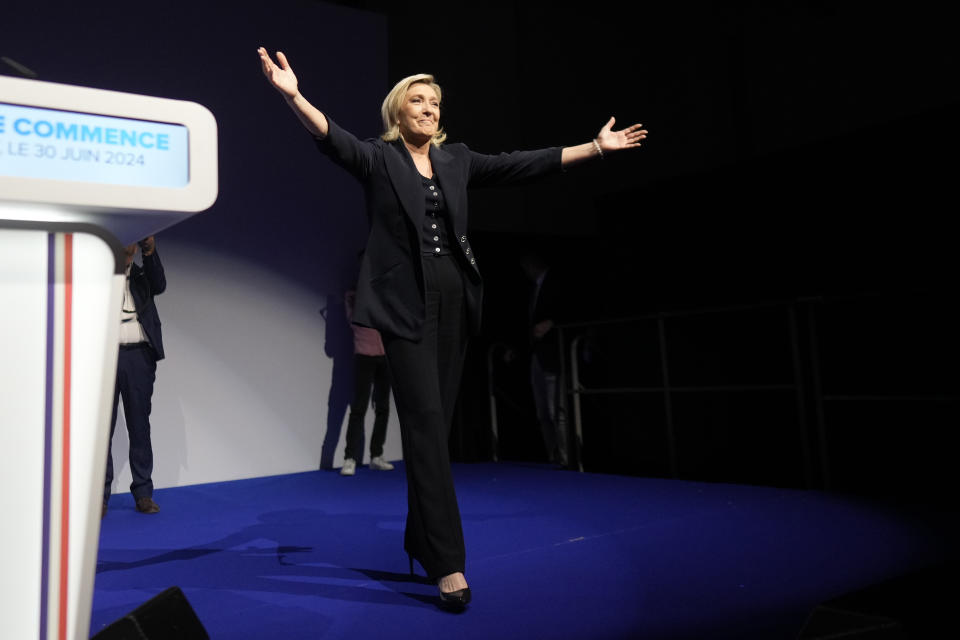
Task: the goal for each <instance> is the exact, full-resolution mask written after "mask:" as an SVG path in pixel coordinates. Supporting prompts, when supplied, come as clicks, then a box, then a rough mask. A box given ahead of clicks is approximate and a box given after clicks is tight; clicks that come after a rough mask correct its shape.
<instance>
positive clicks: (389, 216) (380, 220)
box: [258, 47, 646, 609]
mask: <svg viewBox="0 0 960 640" xmlns="http://www.w3.org/2000/svg"><path fill="white" fill-rule="evenodd" d="M258 53H259V56H260V62H261V66H262V70H263V73H264V75H265V76H266V77H267V80H268V81H269V82H270V84H271V85H272V86H273V87H274V88H275V89H277V90H278V91H279V92H280V94H281V95H282V96H283V97H284V99H285V100H286V102H287V104H288V106H289V107H290V108H291V109H292V110H293V112H294V114H295V115H296V116H297V118H298V119H299V120H300V122H301V123H302V124H303V125H304V127H306V129H307V130H308V131H309V132H310V133H311V134H312V135H313V136H314V138H315V139H316V142H317V146H318V147H319V149H320V150H321V151H322V152H323V153H324V154H326V155H328V156H329V157H330V158H331V159H332V160H333V161H334V162H336V163H337V164H339V165H340V166H342V167H343V168H344V169H346V170H347V171H348V172H350V173H351V174H353V175H354V177H356V178H357V179H358V180H359V181H360V182H361V183H362V184H363V186H364V192H365V196H366V203H367V215H368V217H369V221H370V234H369V238H368V240H367V245H366V252H365V253H364V256H363V260H362V262H361V266H360V274H359V281H358V283H357V298H356V308H355V309H354V314H353V322H354V323H356V324H360V325H363V326H369V327H372V328H374V329H377V330H378V331H379V332H380V334H381V337H382V338H383V342H384V349H385V351H386V354H387V363H388V366H389V367H390V373H391V379H392V380H393V384H394V387H393V393H394V401H395V403H396V407H397V417H398V419H399V422H400V433H401V441H402V446H403V459H404V463H405V468H406V473H407V504H408V512H407V524H406V530H405V533H404V548H405V549H406V551H407V553H408V554H409V555H410V564H411V570H412V567H413V559H414V558H416V559H417V560H418V561H419V562H420V565H421V566H422V567H423V568H424V570H425V571H426V572H427V575H428V576H429V577H430V578H431V579H433V580H435V581H436V583H437V587H438V589H439V591H440V602H441V604H442V605H443V606H447V607H451V608H458V609H459V608H462V607H464V606H465V605H466V604H467V603H468V602H469V600H470V597H471V593H470V589H469V587H468V586H467V581H466V578H465V577H464V575H463V571H464V566H465V562H466V554H465V551H464V543H463V531H462V528H461V522H460V511H459V507H458V505H457V499H456V495H455V492H454V486H453V476H452V473H451V469H450V454H449V449H448V438H449V434H450V428H451V425H452V422H453V409H454V404H455V402H456V399H457V393H458V390H459V385H460V376H461V371H462V367H463V360H464V355H465V353H466V346H467V341H468V339H469V337H470V336H471V335H475V334H476V333H477V332H478V330H479V326H480V308H481V296H482V285H481V279H480V272H479V270H478V267H477V260H476V256H475V255H474V252H473V249H472V248H471V246H470V242H469V240H468V237H467V188H468V187H482V186H496V185H504V184H517V183H520V182H524V181H529V180H533V179H536V178H539V177H542V176H546V175H549V174H552V173H556V172H559V171H560V170H561V168H562V167H566V166H569V165H573V164H575V163H578V162H582V161H585V160H587V159H589V158H592V157H600V156H602V155H603V154H605V153H610V152H613V151H616V150H619V149H629V148H634V147H638V146H640V142H641V140H642V139H643V138H644V137H645V136H646V131H645V130H643V129H642V128H641V126H640V125H632V126H630V127H627V128H626V129H622V130H620V131H613V130H612V126H613V124H614V119H613V118H611V119H610V121H609V122H607V124H606V125H604V126H603V128H602V129H601V130H600V133H599V134H598V135H597V137H596V138H595V139H594V140H592V141H591V142H587V143H585V144H581V145H578V146H575V147H564V148H560V147H554V148H549V149H541V150H536V151H514V152H512V153H504V154H500V155H484V154H480V153H476V152H474V151H471V150H470V149H469V148H468V147H467V146H466V145H463V144H459V143H458V144H447V145H444V144H443V142H444V140H445V139H446V133H445V132H444V131H443V130H442V129H441V128H440V126H439V120H440V99H441V90H440V87H439V86H438V85H437V84H436V82H434V79H433V76H431V75H428V74H419V75H413V76H408V77H407V78H404V79H403V80H401V81H400V82H398V83H397V84H396V85H395V86H394V87H393V89H392V90H391V91H390V92H389V93H388V94H387V97H386V98H385V99H384V101H383V105H382V106H381V116H382V118H383V124H384V133H383V134H382V135H381V136H380V137H379V138H376V139H371V140H364V141H361V140H358V139H357V138H356V137H354V136H353V135H352V134H350V133H349V132H347V131H345V130H344V129H342V128H341V127H340V126H338V125H337V124H336V123H335V122H334V121H333V120H332V119H331V118H330V117H329V116H328V115H327V114H326V113H325V112H321V111H320V110H319V109H317V108H316V107H315V106H313V105H312V104H311V103H310V102H309V101H308V100H307V99H306V98H305V97H304V96H303V94H301V93H300V91H299V88H298V82H297V77H296V75H295V74H294V72H293V69H292V68H291V66H290V64H289V62H288V61H287V58H286V56H285V55H284V54H283V53H281V52H279V51H278V52H277V61H278V62H279V65H278V64H276V63H274V61H273V59H272V58H271V57H270V55H269V54H268V53H267V51H266V50H265V49H264V48H263V47H261V48H260V49H258Z"/></svg>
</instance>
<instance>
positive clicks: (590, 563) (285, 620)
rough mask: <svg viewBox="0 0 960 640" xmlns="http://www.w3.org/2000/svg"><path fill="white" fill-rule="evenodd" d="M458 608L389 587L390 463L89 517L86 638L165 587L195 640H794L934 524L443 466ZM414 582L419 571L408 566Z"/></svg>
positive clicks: (403, 567) (734, 494)
mask: <svg viewBox="0 0 960 640" xmlns="http://www.w3.org/2000/svg"><path fill="white" fill-rule="evenodd" d="M454 473H455V477H456V482H457V494H458V496H459V500H460V505H461V509H462V515H463V526H464V534H465V536H466V543H467V571H466V576H467V579H468V581H469V583H470V586H471V587H472V590H473V592H474V601H473V603H472V604H471V605H470V607H469V608H468V609H467V611H466V612H464V613H462V614H451V613H446V612H444V611H442V610H440V609H438V608H437V606H436V604H435V602H436V597H435V594H436V589H435V587H433V586H432V585H429V584H424V583H423V582H422V581H421V580H419V579H411V578H410V577H409V576H408V570H407V558H406V556H405V555H404V552H403V524H404V518H405V514H406V484H405V479H404V471H403V465H402V463H401V464H398V465H397V469H396V470H395V471H390V472H380V471H371V470H369V469H368V468H367V467H362V468H361V469H359V470H358V472H357V475H356V476H354V477H341V476H340V475H339V474H338V473H336V472H329V471H316V472H311V473H299V474H293V475H287V476H276V477H269V478H257V479H250V480H240V481H236V482H225V483H214V484H206V485H196V486H190V487H181V488H175V489H164V490H160V491H157V492H156V494H155V496H154V498H155V499H156V501H157V502H158V503H159V504H160V507H161V512H160V513H159V514H157V515H149V516H148V515H142V514H139V513H136V512H135V511H134V508H133V500H132V498H131V497H130V496H129V494H124V495H116V496H114V497H113V498H112V499H111V500H110V510H109V512H108V514H107V516H106V518H105V519H104V520H103V523H102V530H101V536H100V550H99V557H98V561H97V576H96V585H95V592H94V598H93V617H92V621H91V630H90V632H91V635H93V634H95V633H97V632H98V631H100V630H101V629H103V628H104V627H105V626H107V625H109V624H110V623H112V622H113V621H115V620H116V619H118V618H120V617H122V616H124V615H126V614H127V613H129V612H130V611H132V610H133V609H135V608H136V607H137V606H139V605H141V604H143V603H145V602H146V601H148V600H150V599H151V598H153V597H154V596H156V595H157V594H159V593H160V592H161V591H163V590H164V589H166V588H167V587H170V586H178V587H180V588H181V589H182V590H183V593H184V594H185V595H186V597H187V600H188V601H189V602H190V604H191V605H192V606H193V608H194V610H195V611H196V613H197V615H198V617H199V618H200V621H201V622H202V624H203V626H204V627H205V628H206V630H207V632H208V633H209V634H210V636H211V638H214V639H215V640H219V639H231V640H241V639H245V638H251V639H257V640H260V639H266V638H287V639H295V638H343V639H348V638H349V639H350V640H355V639H356V638H384V639H386V638H390V639H395V638H421V639H422V638H443V639H450V640H453V639H459V638H483V639H485V640H487V639H495V640H506V639H509V638H590V639H593V638H651V639H658V638H673V639H677V638H711V639H712V638H764V639H775V638H791V639H792V638H795V637H796V636H797V634H798V632H799V631H800V630H801V628H803V627H804V624H805V620H806V619H807V617H808V614H810V612H811V611H812V610H813V609H814V608H815V607H816V606H817V605H818V604H819V603H822V602H824V601H826V600H828V599H830V598H834V597H836V596H840V595H841V594H844V593H847V592H850V591H854V590H857V589H860V588H862V587H866V586H869V585H873V584H877V583H880V582H883V581H885V580H888V579H890V578H893V577H896V576H898V575H901V574H905V573H907V572H910V571H913V570H916V569H922V568H924V567H929V566H933V565H937V564H938V563H941V562H943V561H944V560H945V558H946V557H947V556H948V554H949V549H948V547H947V543H948V540H949V538H950V536H951V535H952V533H951V532H947V531H946V527H947V524H941V523H938V522H937V521H936V518H935V517H934V518H931V517H928V516H927V515H924V514H921V513H910V512H907V511H904V510H903V509H895V508H893V507H889V506H883V505H882V504H878V503H875V502H869V501H866V500H862V499H856V498H852V497H843V496H839V495H834V494H827V493H821V492H811V491H797V490H788V489H776V488H769V487H754V486H740V485H729V484H712V483H696V482H684V481H675V480H663V479H649V478H636V477H623V476H613V475H599V474H581V473H575V472H569V471H555V470H552V469H549V468H547V467H544V466H540V465H525V464H518V463H499V464H496V463H484V464H457V465H455V466H454ZM417 572H418V574H419V575H421V576H422V575H423V571H422V569H421V568H420V567H419V566H418V567H417Z"/></svg>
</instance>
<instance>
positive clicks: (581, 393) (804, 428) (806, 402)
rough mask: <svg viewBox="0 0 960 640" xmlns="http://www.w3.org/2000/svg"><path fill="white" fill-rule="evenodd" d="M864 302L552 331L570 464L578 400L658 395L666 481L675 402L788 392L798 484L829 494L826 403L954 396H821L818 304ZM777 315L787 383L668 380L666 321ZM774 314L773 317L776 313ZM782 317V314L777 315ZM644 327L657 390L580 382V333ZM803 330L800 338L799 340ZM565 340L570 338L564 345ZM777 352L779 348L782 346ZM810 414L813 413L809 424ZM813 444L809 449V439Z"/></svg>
mask: <svg viewBox="0 0 960 640" xmlns="http://www.w3.org/2000/svg"><path fill="white" fill-rule="evenodd" d="M865 297H867V296H847V297H839V296H837V297H833V298H826V297H813V298H796V299H790V300H781V301H772V302H762V303H756V304H742V305H729V306H718V307H710V308H700V309H689V310H677V311H664V312H656V313H649V314H642V315H637V316H631V317H627V318H616V319H604V320H594V321H589V322H572V323H564V324H558V325H556V328H557V332H556V333H557V348H558V352H559V354H560V356H561V357H560V371H559V374H558V375H559V380H558V385H560V388H561V389H564V390H565V393H560V394H558V399H557V402H558V406H557V411H558V412H564V413H566V411H567V401H568V400H567V397H568V396H569V398H570V402H571V403H572V421H570V422H572V425H573V434H572V435H573V438H572V439H568V440H572V443H573V449H574V450H573V451H571V452H570V453H571V454H572V455H571V459H572V460H576V465H577V468H578V469H579V470H580V471H583V470H584V467H583V457H584V456H583V442H584V438H583V434H584V425H583V399H584V398H585V397H587V396H599V395H630V394H660V395H661V396H662V402H663V411H664V421H665V425H664V428H665V431H666V441H667V459H668V468H669V473H670V476H671V477H674V478H676V477H679V462H678V458H679V456H680V452H678V448H677V438H676V428H675V415H674V396H675V395H676V394H682V393H695V392H704V391H717V392H768V391H769V392H779V393H783V392H784V391H792V392H793V396H794V403H795V408H796V431H797V433H796V442H797V443H798V445H799V448H800V457H801V460H802V465H803V479H804V484H805V485H806V486H807V487H808V488H813V487H820V488H825V489H829V488H831V485H832V479H831V474H830V457H829V454H830V452H829V450H828V445H827V443H828V438H827V429H826V417H825V413H826V411H825V406H826V405H827V404H828V403H830V402H852V401H869V400H899V401H903V400H911V401H940V402H942V401H945V400H946V401H950V402H953V401H955V398H953V397H952V396H943V395H924V394H912V395H910V394H907V395H903V394H901V395H891V394H886V395H875V394H825V393H824V391H823V382H822V370H821V369H822V363H821V350H820V345H819V343H818V341H819V336H818V321H817V318H816V310H817V308H818V307H819V306H822V305H824V304H827V303H829V302H835V301H841V300H845V301H849V300H858V299H862V298H865ZM759 310H775V311H776V310H779V311H780V312H782V313H783V314H784V315H785V318H786V327H787V330H786V335H785V336H781V339H783V340H786V341H787V342H788V346H789V354H790V355H789V358H790V368H791V370H792V380H789V381H788V382H785V383H782V384H721V385H678V384H675V383H674V382H673V381H672V376H671V374H672V372H673V367H672V366H671V365H672V362H671V358H670V344H669V341H668V337H667V328H666V324H667V322H668V321H670V320H672V319H677V318H681V317H691V316H708V315H711V314H731V313H737V312H748V311H759ZM776 315H777V316H779V313H778V314H776ZM779 317H781V318H783V317H784V316H779ZM642 322H656V325H657V349H658V355H659V369H660V378H661V384H659V385H652V386H609V387H589V386H587V385H586V384H585V383H584V381H583V379H582V377H581V362H580V347H581V344H582V340H583V338H584V334H583V332H584V331H585V330H586V329H596V328H598V327H604V326H613V325H631V324H637V323H642ZM801 324H802V325H803V327H804V328H805V330H806V336H801V329H800V327H801ZM568 338H569V340H568ZM500 346H502V345H499V344H494V345H491V348H490V349H489V350H488V358H487V366H488V384H489V385H490V386H489V389H490V412H491V414H490V415H491V433H492V439H493V451H494V460H496V459H498V456H499V454H498V425H497V417H496V416H497V404H496V398H495V397H494V396H495V394H494V388H495V387H494V382H495V381H494V375H493V362H494V359H493V352H494V349H495V348H498V347H500ZM780 346H781V347H782V346H783V345H782V343H781V345H780ZM810 413H812V414H813V416H812V419H811V417H810V415H809V414H810ZM812 439H815V440H816V443H815V444H812V443H811V440H812Z"/></svg>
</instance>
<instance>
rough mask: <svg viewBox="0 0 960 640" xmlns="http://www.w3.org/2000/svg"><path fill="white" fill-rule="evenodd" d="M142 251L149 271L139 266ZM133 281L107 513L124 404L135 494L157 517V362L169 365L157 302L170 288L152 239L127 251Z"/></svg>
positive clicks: (120, 362)
mask: <svg viewBox="0 0 960 640" xmlns="http://www.w3.org/2000/svg"><path fill="white" fill-rule="evenodd" d="M138 249H140V251H141V253H142V255H143V266H142V267H141V266H140V265H138V264H137V263H135V262H134V261H133V259H134V257H135V256H136V254H137V250H138ZM126 259H127V277H126V281H125V283H124V291H123V303H122V305H121V312H120V314H121V315H120V353H119V354H118V356H117V382H116V386H115V388H114V396H113V416H112V417H111V418H110V443H108V445H107V474H106V479H105V482H104V486H103V509H102V511H101V517H103V516H104V515H106V513H107V501H108V500H109V499H110V485H111V484H112V483H113V452H112V451H111V449H112V443H113V432H114V429H115V428H116V425H117V408H118V405H119V402H120V399H121V398H122V399H123V415H124V417H125V418H126V422H127V435H128V436H129V438H130V473H131V475H132V476H133V481H132V482H131V483H130V493H132V494H133V498H134V502H135V504H136V509H137V511H138V512H140V513H157V512H158V511H160V507H159V506H157V503H156V502H154V501H153V480H152V475H153V445H152V444H151V442H150V409H151V401H152V398H153V383H154V380H155V379H156V373H157V361H158V360H162V359H163V336H162V335H161V332H160V316H159V315H158V314H157V306H156V304H155V303H154V300H153V298H154V296H158V295H160V294H161V293H163V292H164V291H165V290H166V288H167V279H166V276H165V275H164V272H163V264H162V263H161V262H160V255H159V254H158V253H157V246H156V240H155V239H154V237H153V236H149V237H148V238H145V239H143V240H141V241H140V242H139V243H134V244H131V245H129V246H127V247H126Z"/></svg>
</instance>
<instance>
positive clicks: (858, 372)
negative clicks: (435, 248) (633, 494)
mask: <svg viewBox="0 0 960 640" xmlns="http://www.w3.org/2000/svg"><path fill="white" fill-rule="evenodd" d="M343 4H349V5H351V6H354V7H358V8H361V9H366V10H369V11H376V12H380V13H383V14H384V15H386V16H387V20H388V32H389V45H388V52H389V63H388V68H389V77H390V79H391V82H393V81H396V80H397V79H399V78H401V77H403V76H406V75H409V74H411V73H418V72H429V73H433V74H434V75H435V76H436V78H437V80H438V82H439V83H440V84H441V86H442V87H443V88H444V96H443V98H444V112H443V121H444V124H445V127H446V130H447V131H448V133H449V135H450V139H451V140H457V141H464V142H466V143H467V144H469V145H470V146H471V147H472V148H474V149H476V150H479V151H485V152H496V151H501V150H509V149H514V148H529V147H539V146H547V145H568V144H578V143H581V142H585V141H588V140H589V139H590V138H592V137H593V136H594V135H595V134H596V132H597V130H599V128H600V126H601V125H603V123H604V122H605V121H606V119H607V118H608V117H609V116H611V115H614V116H616V117H617V121H618V125H621V126H622V125H627V124H630V123H633V122H642V123H643V124H644V125H645V126H646V127H647V128H648V129H649V131H650V136H649V139H648V141H647V142H646V143H645V144H644V147H643V148H642V149H641V150H639V151H633V152H629V153H622V154H620V155H617V156H613V157H610V158H608V159H605V160H603V161H599V162H593V163H592V164H589V165H587V166H582V167H577V168H575V169H573V170H571V171H569V172H567V173H566V174H565V175H563V176H560V177H558V178H556V179H553V180H550V181H547V182H546V183H541V184H538V185H535V186H532V187H528V188H523V189H503V190H496V191H489V192H476V193H474V194H473V195H472V201H471V216H472V218H471V225H472V233H473V244H474V246H475V249H476V253H477V256H478V261H479V262H480V264H481V268H482V271H483V273H484V275H485V279H486V284H487V293H486V295H487V298H486V301H485V302H486V305H485V331H484V335H483V336H482V337H481V338H480V339H478V340H477V341H476V342H475V343H474V345H473V346H472V349H471V352H470V357H469V361H468V366H467V373H466V380H465V384H464V388H463V393H462V394H461V402H460V411H459V414H458V422H457V424H456V425H455V430H454V437H453V441H452V443H451V446H452V451H453V453H454V455H455V456H457V457H458V458H459V459H462V460H480V459H487V458H488V457H489V456H490V455H491V453H492V445H491V440H490V436H489V426H488V425H489V412H490V408H489V385H488V379H487V361H486V357H487V353H488V350H489V349H490V348H491V347H493V349H494V351H493V354H494V358H493V362H494V366H493V373H494V385H495V388H496V391H495V397H496V399H497V407H498V427H499V435H500V440H499V454H500V456H501V458H504V459H516V460H545V453H544V452H543V447H542V444H541V442H540V439H539V435H538V430H537V427H536V421H535V419H534V417H533V409H532V403H531V402H530V399H529V390H528V388H527V386H526V385H527V382H526V375H527V374H526V362H525V361H524V360H523V359H520V360H518V361H516V362H514V363H512V364H506V363H504V362H502V361H501V360H500V359H499V357H497V356H498V355H499V354H500V353H501V352H502V347H500V346H498V345H501V344H506V345H511V346H518V345H519V346H522V345H523V344H524V333H523V332H524V330H525V328H524V324H523V323H524V320H525V315H524V314H525V309H526V307H525V297H524V296H525V295H526V290H525V283H524V282H523V279H522V275H521V272H520V270H519V268H518V266H517V259H518V256H519V255H520V253H521V252H522V251H523V250H525V249H526V248H529V247H536V248H538V249H539V250H541V251H544V252H546V253H548V255H550V256H551V257H552V260H553V263H554V266H555V268H557V269H562V270H563V272H564V273H565V276H566V278H567V279H568V282H569V292H570V309H569V311H568V313H569V316H568V318H567V321H568V322H590V321H599V320H610V319H614V318H632V317H640V318H644V319H642V320H638V321H636V322H632V323H622V324H614V325H609V324H608V325H595V326H591V327H589V328H588V327H585V326H583V325H580V326H577V327H571V328H570V329H569V331H568V332H567V337H568V340H569V339H570V338H572V337H574V336H576V335H581V334H583V335H584V338H583V340H585V342H584V343H583V344H585V345H587V346H586V349H587V351H586V353H583V352H582V353H581V356H585V359H584V360H583V361H582V362H581V369H582V371H581V374H582V380H581V382H582V383H583V384H584V385H586V386H587V387H591V388H605V387H634V388H637V387H639V388H647V389H653V390H652V391H647V392H646V393H634V394H629V393H624V394H603V395H591V396H584V398H583V400H584V402H583V406H582V421H583V452H582V461H583V463H584V467H585V468H586V469H587V470H588V471H599V472H616V473H627V474H637V475H650V476H671V475H674V474H676V475H677V476H679V477H682V478H688V479H699V480H710V481H730V482H746V483H757V484H772V485H777V486H791V487H811V488H824V487H829V488H831V489H834V490H839V491H852V492H857V493H862V494H870V495H877V496H883V497H893V498H902V499H905V500H908V501H914V500H920V501H923V500H927V499H932V500H939V499H942V498H943V497H944V496H949V486H950V484H951V483H950V480H951V474H950V473H949V469H950V468H951V467H952V466H953V465H952V463H953V456H952V449H951V447H950V446H949V442H950V440H951V436H952V435H953V432H954V430H955V429H956V427H957V426H958V424H960V423H958V420H957V417H958V416H957V411H956V409H957V397H956V391H957V388H956V375H955V373H954V363H955V359H956V355H957V349H956V346H957V343H956V337H955V327H956V326H957V315H956V312H955V311H954V307H955V305H954V303H953V297H954V289H955V287H954V277H955V276H954V273H955V272H956V268H955V257H954V256H955V249H954V239H953V237H952V234H951V232H950V231H948V229H950V228H951V226H952V225H951V224H950V222H949V221H950V220H951V219H952V218H953V217H954V216H955V215H956V214H955V212H954V211H955V209H956V204H955V201H956V198H955V197H954V175H955V173H956V168H957V162H956V152H955V149H957V148H958V147H957V143H958V142H960V135H958V127H957V124H956V123H957V118H958V116H960V84H958V83H957V82H956V78H957V71H958V56H960V53H958V46H957V43H956V38H955V37H954V34H953V28H952V27H951V26H950V25H951V24H952V23H951V21H950V20H948V19H947V16H946V15H945V14H942V13H941V12H940V11H941V10H938V9H932V8H929V7H924V6H922V4H921V5H918V4H906V3H904V4H899V5H896V6H891V5H885V4H884V3H831V2H815V1H806V2H803V1H781V2H764V3H759V2H758V3H749V2H732V3H729V2H724V3H720V2H692V3H690V2H687V3H650V2H643V3H631V4H626V5H623V4H621V3H613V2H606V1H604V0H601V1H598V2H591V3H589V4H588V5H583V4H578V5H575V6H571V7H563V6H558V5H557V4H555V3H548V2H488V3H484V4H483V5H474V4H469V5H466V4H458V3H453V4H447V3H443V4H435V5H431V6H430V7H429V8H428V9H427V10H426V13H423V12H419V11H415V10H411V8H410V7H407V6H399V5H397V6H394V4H393V3H386V2H345V3H343ZM951 212H954V213H951ZM753 304H760V305H762V306H760V307H758V308H755V309H742V310H738V311H717V312H713V313H704V314H701V313H689V314H686V313H680V312H693V311H696V310H703V309H721V308H728V307H731V306H738V305H753ZM657 313H662V314H667V315H665V316H663V317H664V335H665V340H666V342H665V344H666V350H667V356H668V372H669V377H670V384H671V385H672V386H674V387H684V389H680V390H674V392H673V393H671V394H669V396H665V395H664V393H663V392H662V391H658V390H657V389H659V388H662V386H663V385H664V371H663V367H662V361H661V357H660V356H661V354H660V350H659V346H658V345H659V330H658V325H657V320H656V314H657ZM791 332H792V333H791ZM798 383H799V389H798V388H797V386H796V385H797V384H798ZM729 386H740V387H748V386H753V387H771V386H772V387H776V388H768V389H763V390H758V389H749V390H744V389H738V390H729V389H726V387H729ZM718 387H720V388H721V389H719V390H718V389H717V388H718ZM667 398H669V400H670V411H671V414H672V415H671V420H670V423H671V424H670V426H669V428H670V429H672V433H673V438H674V443H675V444H674V449H673V460H672V464H671V451H670V444H669V438H668V421H667V418H666V415H665V414H666V408H665V407H666V402H665V400H666V399H667ZM953 503H954V501H953V500H952V499H951V500H950V501H949V504H953Z"/></svg>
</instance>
